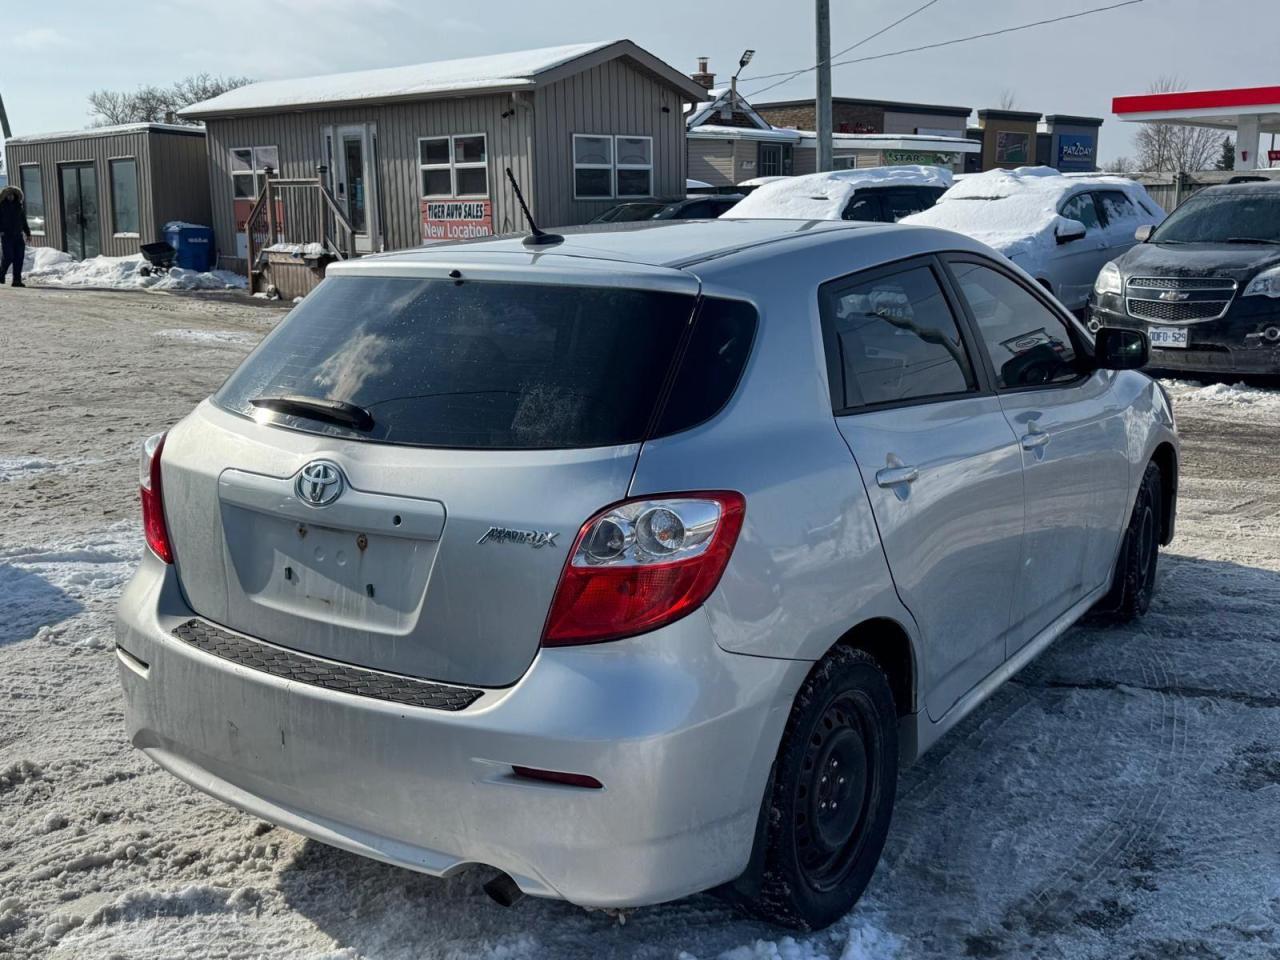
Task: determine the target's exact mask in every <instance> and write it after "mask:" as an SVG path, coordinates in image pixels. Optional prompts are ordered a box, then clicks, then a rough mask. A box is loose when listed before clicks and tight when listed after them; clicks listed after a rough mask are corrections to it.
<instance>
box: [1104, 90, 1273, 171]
mask: <svg viewBox="0 0 1280 960" xmlns="http://www.w3.org/2000/svg"><path fill="white" fill-rule="evenodd" d="M1111 109H1112V112H1114V113H1115V115H1116V116H1117V117H1119V118H1120V119H1121V120H1126V121H1129V122H1132V123H1177V124H1184V125H1187V126H1194V127H1212V128H1214V129H1218V130H1224V131H1234V132H1235V135H1236V144H1237V147H1238V149H1237V150H1236V169H1237V170H1252V169H1254V168H1256V167H1257V166H1258V151H1257V149H1256V145H1257V143H1258V137H1260V136H1261V135H1262V134H1264V133H1280V86H1278V87H1243V88H1239V89H1236V90H1176V91H1173V92H1171V93H1141V94H1137V95H1135V96H1128V97H1115V98H1114V99H1113V100H1112V101H1111Z"/></svg>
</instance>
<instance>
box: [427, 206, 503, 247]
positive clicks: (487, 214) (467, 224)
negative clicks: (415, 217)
mask: <svg viewBox="0 0 1280 960" xmlns="http://www.w3.org/2000/svg"><path fill="white" fill-rule="evenodd" d="M491 236H493V202H492V201H490V200H423V201H422V239H423V240H424V241H425V240H471V239H473V238H475V237H491Z"/></svg>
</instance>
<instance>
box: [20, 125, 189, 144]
mask: <svg viewBox="0 0 1280 960" xmlns="http://www.w3.org/2000/svg"><path fill="white" fill-rule="evenodd" d="M144 130H147V131H156V132H159V133H183V134H186V135H187V136H194V137H203V136H204V127H203V126H202V125H200V124H191V123H121V124H117V125H116V126H111V127H89V128H88V129H85V130H61V131H57V132H55V133H28V134H24V135H22V136H20V137H10V138H9V139H8V140H6V141H5V142H6V143H8V144H10V145H12V144H19V143H44V142H45V141H49V140H83V139H84V138H86V137H113V136H117V135H119V134H127V133H140V132H142V131H144Z"/></svg>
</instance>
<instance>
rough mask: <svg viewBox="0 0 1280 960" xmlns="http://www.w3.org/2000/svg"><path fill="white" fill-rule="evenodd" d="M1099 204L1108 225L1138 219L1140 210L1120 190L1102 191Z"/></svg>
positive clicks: (1099, 195) (1099, 194)
mask: <svg viewBox="0 0 1280 960" xmlns="http://www.w3.org/2000/svg"><path fill="white" fill-rule="evenodd" d="M1098 203H1100V204H1101V205H1102V212H1103V214H1104V215H1105V216H1106V218H1107V222H1108V223H1118V222H1121V221H1124V220H1137V219H1138V208H1137V207H1135V206H1134V205H1133V201H1131V200H1130V199H1129V198H1128V197H1126V196H1125V195H1124V194H1123V193H1121V192H1120V191H1119V190H1102V191H1100V192H1099V193H1098Z"/></svg>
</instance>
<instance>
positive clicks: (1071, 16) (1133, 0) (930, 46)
mask: <svg viewBox="0 0 1280 960" xmlns="http://www.w3.org/2000/svg"><path fill="white" fill-rule="evenodd" d="M1144 2H1145V0H1121V2H1120V3H1112V4H1108V5H1107V6H1105V7H1093V8H1092V9H1089V10H1081V11H1080V12H1079V13H1068V14H1063V15H1062V16H1060V17H1049V18H1048V19H1047V20H1036V21H1034V22H1033V23H1024V24H1021V25H1019V26H1016V27H1004V28H1002V29H1000V30H988V31H987V32H985V33H975V34H972V35H970V36H967V37H956V38H955V39H953V40H940V41H939V42H937V43H926V44H923V45H921V46H918V47H907V48H905V49H902V50H894V51H891V52H889V53H877V54H873V55H872V56H869V57H855V58H853V59H851V60H833V61H832V63H831V66H833V67H844V66H848V65H849V64H853V63H869V62H870V61H872V60H884V59H886V58H887V57H899V56H902V55H903V54H904V53H919V52H920V51H922V50H936V49H938V48H939V47H950V46H953V45H955V44H957V43H968V42H969V41H970V40H982V39H984V38H986V37H998V36H1001V35H1003V34H1006V33H1017V32H1018V31H1019V30H1030V29H1031V28H1032V27H1043V26H1046V25H1048V24H1051V23H1061V22H1062V21H1064V20H1076V19H1079V18H1080V17H1087V16H1091V15H1092V14H1095V13H1105V12H1106V11H1108V10H1118V9H1119V8H1121V7H1131V6H1133V5H1134V4H1138V3H1144ZM816 69H817V67H816V66H815V67H805V68H804V69H803V70H798V71H796V72H795V73H792V74H789V75H787V80H790V79H791V78H792V77H798V76H799V75H800V74H802V73H805V72H807V71H809V70H816ZM779 76H782V74H778V73H772V74H766V75H765V76H763V77H756V78H755V79H757V80H768V79H770V78H772V77H779ZM786 82H787V81H786V80H782V81H779V83H786ZM778 85H779V84H778V83H773V84H770V85H769V86H767V87H762V88H760V89H758V90H753V91H752V92H751V93H748V94H744V96H751V97H754V96H757V95H758V94H760V93H763V92H764V91H765V90H772V89H773V88H774V87H776V86H778Z"/></svg>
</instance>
